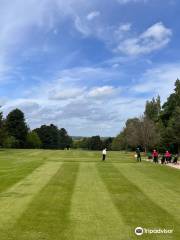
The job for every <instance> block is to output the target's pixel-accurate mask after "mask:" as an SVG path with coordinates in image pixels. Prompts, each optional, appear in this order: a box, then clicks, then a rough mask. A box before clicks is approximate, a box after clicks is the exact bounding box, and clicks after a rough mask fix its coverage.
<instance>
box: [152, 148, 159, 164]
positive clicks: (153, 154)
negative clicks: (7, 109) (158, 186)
mask: <svg viewBox="0 0 180 240" xmlns="http://www.w3.org/2000/svg"><path fill="white" fill-rule="evenodd" d="M152 157H153V162H154V163H158V152H157V151H156V150H154V151H153V153H152Z"/></svg>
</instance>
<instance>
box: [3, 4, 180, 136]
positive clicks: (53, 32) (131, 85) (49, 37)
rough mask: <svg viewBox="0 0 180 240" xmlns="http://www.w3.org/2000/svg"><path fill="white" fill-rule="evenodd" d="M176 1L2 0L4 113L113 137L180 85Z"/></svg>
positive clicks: (36, 124)
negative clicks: (19, 113)
mask: <svg viewBox="0 0 180 240" xmlns="http://www.w3.org/2000/svg"><path fill="white" fill-rule="evenodd" d="M179 9H180V1H178V0H166V1H164V0H111V1H109V0H91V1H87V0H66V1H64V0H26V1H24V0H13V1H7V0H0V106H1V111H3V113H4V116H6V115H7V114H8V113H9V112H10V111H11V110H12V109H14V108H19V109H21V110H22V111H23V112H24V113H25V116H26V121H27V123H28V125H29V126H30V128H31V129H34V128H36V127H39V126H40V125H42V124H50V123H53V124H55V125H57V126H58V127H60V128H61V127H64V128H66V129H67V131H68V133H69V134H70V135H73V136H92V135H101V136H116V135H117V134H118V133H119V132H120V131H121V130H122V128H123V126H124V124H125V122H126V120H127V119H128V118H131V117H136V116H140V115H142V114H143V112H144V107H145V103H146V101H147V100H151V99H152V97H156V96H157V95H158V94H159V95H160V97H161V101H162V103H163V102H164V101H166V99H167V97H168V95H169V94H170V93H171V92H172V91H173V89H174V82H175V80H176V79H177V78H180V48H179V43H180V31H179V30H180V25H179V22H180V15H179Z"/></svg>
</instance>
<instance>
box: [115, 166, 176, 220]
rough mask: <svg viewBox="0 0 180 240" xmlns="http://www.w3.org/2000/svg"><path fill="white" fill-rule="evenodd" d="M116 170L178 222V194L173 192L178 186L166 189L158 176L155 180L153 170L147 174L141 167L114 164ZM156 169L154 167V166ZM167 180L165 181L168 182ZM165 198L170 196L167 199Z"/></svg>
mask: <svg viewBox="0 0 180 240" xmlns="http://www.w3.org/2000/svg"><path fill="white" fill-rule="evenodd" d="M115 166H116V168H117V169H118V170H119V171H120V172H121V173H122V174H123V175H124V176H125V177H126V178H127V179H128V180H129V181H131V182H132V183H134V184H135V185H136V186H137V187H138V188H139V189H140V190H141V191H143V193H144V194H146V196H148V198H149V199H151V200H152V201H153V202H156V204H157V205H158V206H159V207H160V208H162V209H164V210H165V211H167V212H168V213H170V214H172V215H173V216H174V218H176V220H177V221H180V208H178V203H179V193H178V192H177V191H174V187H176V188H178V185H176V186H173V188H167V186H166V184H164V182H162V180H161V181H160V179H161V178H160V177H159V175H158V176H157V177H156V178H155V177H153V176H154V174H153V173H154V170H155V169H153V168H150V169H149V173H148V174H147V173H146V171H144V167H143V166H136V165H134V166H129V167H128V168H127V167H125V166H119V165H117V164H115ZM154 168H156V166H154ZM163 174H164V173H163V169H161V173H160V175H163ZM168 180H169V179H166V181H168ZM167 196H171V198H168V197H167Z"/></svg>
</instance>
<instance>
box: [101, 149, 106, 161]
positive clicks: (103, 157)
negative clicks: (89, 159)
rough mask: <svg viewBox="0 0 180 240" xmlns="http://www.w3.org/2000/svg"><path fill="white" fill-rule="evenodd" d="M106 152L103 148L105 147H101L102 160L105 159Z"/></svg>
mask: <svg viewBox="0 0 180 240" xmlns="http://www.w3.org/2000/svg"><path fill="white" fill-rule="evenodd" d="M106 154H107V150H106V148H105V149H103V151H102V160H103V161H105V160H106Z"/></svg>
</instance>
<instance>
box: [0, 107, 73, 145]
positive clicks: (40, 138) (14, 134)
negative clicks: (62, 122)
mask: <svg viewBox="0 0 180 240" xmlns="http://www.w3.org/2000/svg"><path fill="white" fill-rule="evenodd" d="M0 146H1V147H5V148H41V147H42V148H45V149H65V148H70V147H71V146H72V139H71V137H69V136H68V133H67V131H66V130H65V129H64V128H61V129H58V127H57V126H55V125H53V124H51V125H49V126H47V125H42V126H41V127H40V128H37V129H34V130H33V131H31V130H30V129H29V128H28V126H27V124H26V120H25V116H24V113H23V112H22V111H21V110H19V109H15V110H13V111H11V112H10V113H9V114H8V115H7V117H6V118H5V119H3V114H2V113H0Z"/></svg>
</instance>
